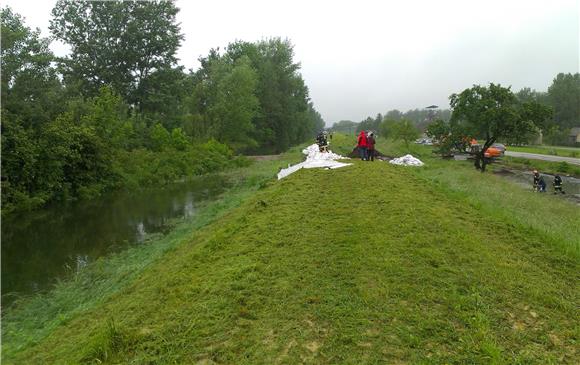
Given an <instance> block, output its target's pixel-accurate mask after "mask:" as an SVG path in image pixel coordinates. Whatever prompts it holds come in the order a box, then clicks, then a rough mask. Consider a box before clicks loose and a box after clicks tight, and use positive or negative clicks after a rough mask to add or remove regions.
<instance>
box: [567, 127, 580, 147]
mask: <svg viewBox="0 0 580 365" xmlns="http://www.w3.org/2000/svg"><path fill="white" fill-rule="evenodd" d="M568 138H569V141H570V143H580V127H574V128H572V129H570V134H568Z"/></svg>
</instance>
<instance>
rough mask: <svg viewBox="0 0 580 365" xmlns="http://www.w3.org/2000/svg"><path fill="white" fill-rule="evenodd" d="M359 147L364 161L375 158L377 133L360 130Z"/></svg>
mask: <svg viewBox="0 0 580 365" xmlns="http://www.w3.org/2000/svg"><path fill="white" fill-rule="evenodd" d="M356 143H357V145H356V146H357V148H358V153H359V154H360V159H361V160H362V161H374V160H375V134H374V132H372V131H368V132H366V131H360V133H359V135H358V138H357V141H356Z"/></svg>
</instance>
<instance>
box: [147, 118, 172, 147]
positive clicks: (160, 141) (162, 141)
mask: <svg viewBox="0 0 580 365" xmlns="http://www.w3.org/2000/svg"><path fill="white" fill-rule="evenodd" d="M150 140H151V149H152V150H153V151H158V152H159V151H163V150H164V149H166V148H167V147H169V146H170V145H171V135H170V134H169V132H168V131H167V129H165V127H163V125H161V123H157V124H155V125H154V126H153V127H152V128H151V132H150Z"/></svg>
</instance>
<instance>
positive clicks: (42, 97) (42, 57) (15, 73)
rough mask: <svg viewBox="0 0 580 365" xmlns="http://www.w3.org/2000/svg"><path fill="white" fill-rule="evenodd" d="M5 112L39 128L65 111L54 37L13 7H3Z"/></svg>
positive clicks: (1, 60)
mask: <svg viewBox="0 0 580 365" xmlns="http://www.w3.org/2000/svg"><path fill="white" fill-rule="evenodd" d="M1 21H2V30H1V37H2V39H1V43H2V48H1V57H0V62H1V67H2V85H1V89H2V96H1V97H2V109H3V114H4V116H6V113H8V114H10V115H11V116H12V119H13V120H16V119H18V120H19V121H20V122H22V123H24V125H25V126H26V127H35V128H38V127H39V125H40V124H42V123H45V122H47V121H49V120H51V119H52V118H54V117H55V116H56V115H57V114H59V113H61V112H62V111H63V108H62V102H61V96H62V92H61V86H60V82H59V80H58V78H57V75H56V71H55V69H54V68H53V67H51V61H53V59H54V56H53V54H52V52H51V51H50V49H49V44H50V41H49V40H48V39H46V38H42V37H40V30H38V29H36V30H31V29H30V28H29V27H27V26H26V25H25V24H24V20H23V19H22V17H21V16H20V15H18V14H16V13H14V12H13V11H12V10H11V9H10V8H9V7H6V8H3V9H2V10H1Z"/></svg>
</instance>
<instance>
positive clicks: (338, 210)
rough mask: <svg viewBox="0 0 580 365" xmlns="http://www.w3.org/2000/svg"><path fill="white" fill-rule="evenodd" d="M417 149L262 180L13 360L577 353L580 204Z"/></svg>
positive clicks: (479, 360) (480, 358)
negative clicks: (399, 161) (403, 160)
mask: <svg viewBox="0 0 580 365" xmlns="http://www.w3.org/2000/svg"><path fill="white" fill-rule="evenodd" d="M333 144H334V149H335V151H337V152H341V153H345V152H348V151H349V150H350V148H351V144H352V139H351V138H347V137H344V136H340V135H337V136H335V137H334V141H333ZM411 148H412V149H413V151H412V153H413V154H415V155H420V156H421V158H422V159H424V160H425V161H426V162H427V165H426V166H425V167H423V168H410V167H401V166H392V165H390V164H388V163H385V162H380V161H376V162H374V163H371V162H362V161H357V160H353V161H352V162H353V163H354V164H353V165H352V166H349V167H345V168H341V169H336V170H321V169H312V170H300V171H298V172H296V173H295V174H293V175H290V176H288V177H287V178H285V179H283V180H281V181H277V182H276V181H271V182H268V183H264V181H265V180H260V181H259V182H258V183H257V185H258V186H261V187H262V189H253V190H252V192H251V193H246V194H245V195H244V196H243V198H240V199H239V200H238V202H239V203H236V204H231V205H230V206H228V209H227V210H221V212H222V213H221V215H220V216H219V217H217V218H215V219H213V220H208V223H207V224H206V225H205V226H204V227H202V228H199V229H189V230H188V229H187V228H186V227H185V228H184V231H183V232H181V233H175V234H176V237H174V239H175V240H176V243H175V244H173V245H171V249H167V250H165V251H164V252H163V254H162V255H160V256H159V257H158V258H157V259H155V260H153V261H152V262H151V263H150V264H148V265H147V267H145V268H143V269H142V270H140V271H139V272H138V273H137V274H135V275H134V276H132V277H131V280H130V282H128V283H126V285H123V286H122V287H120V288H118V290H115V291H114V292H111V293H110V294H109V295H108V296H107V297H106V298H103V299H102V300H100V301H99V302H98V303H94V304H93V305H92V306H90V307H87V308H85V309H83V310H82V311H78V312H76V313H75V314H74V315H71V316H70V317H69V318H68V319H67V320H66V321H62V322H61V323H59V324H58V325H56V326H54V327H53V328H51V330H50V333H45V334H44V336H42V338H40V337H39V338H38V339H37V340H36V341H35V344H34V345H30V346H25V347H23V348H21V349H19V350H18V351H12V352H8V353H6V354H7V355H9V356H7V357H5V359H4V361H5V362H6V363H14V364H20V363H38V364H44V363H63V364H65V363H66V364H69V363H87V364H88V363H101V362H104V363H135V364H143V363H160V364H169V363H179V364H181V363H183V364H189V363H200V364H211V363H217V364H273V363H283V364H294V363H328V364H335V363H345V364H361V363H369V364H373V363H376V364H378V363H388V364H390V363H395V364H405V363H413V364H414V363H420V364H431V363H432V364H441V363H450V364H470V363H473V364H502V363H506V364H512V363H516V364H517V363H519V364H557V363H558V364H559V363H569V364H574V363H578V360H579V354H578V336H579V328H578V324H577V307H578V304H579V299H580V298H579V294H580V293H579V289H578V288H577V286H576V285H574V283H578V280H579V279H580V277H579V273H580V270H579V269H580V265H579V263H580V261H579V258H578V257H579V256H578V241H580V232H579V228H578V225H577V222H578V219H579V218H580V216H579V214H580V213H579V212H578V208H577V207H576V206H574V205H573V204H571V203H569V202H566V201H562V200H558V199H543V198H544V197H539V196H538V195H533V194H527V195H524V194H526V192H525V191H523V190H522V189H521V188H519V187H517V186H516V185H514V184H510V183H509V182H505V181H502V180H500V179H499V178H498V177H496V176H492V175H491V174H480V173H477V172H475V171H473V170H472V168H471V167H470V166H468V165H467V164H462V163H459V164H453V161H440V160H438V159H435V158H432V157H431V156H430V152H429V150H428V149H425V148H424V147H422V146H411ZM378 149H380V150H381V151H382V152H384V153H388V154H396V155H398V154H400V153H401V152H402V150H403V147H402V146H400V145H397V144H392V143H385V142H381V143H379V145H378ZM274 163H275V162H274ZM278 164H279V163H278ZM254 168H256V167H254ZM271 169H272V166H269V167H264V171H266V170H267V171H268V173H269V174H271ZM263 176H267V174H266V173H264V175H263ZM264 179H265V178H264ZM526 197H529V199H528V198H526ZM539 207H541V208H542V211H544V212H545V211H546V209H548V210H549V212H550V213H553V214H554V217H550V218H549V219H537V220H536V221H534V220H533V219H534V217H533V214H534V212H533V211H534V209H536V208H539ZM528 220H531V221H528ZM31 323H32V322H31ZM10 335H11V334H10V332H5V333H4V337H3V340H4V341H6V336H10ZM3 351H4V350H3Z"/></svg>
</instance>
